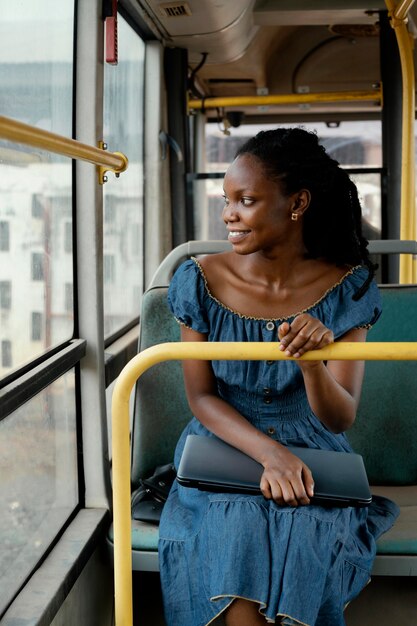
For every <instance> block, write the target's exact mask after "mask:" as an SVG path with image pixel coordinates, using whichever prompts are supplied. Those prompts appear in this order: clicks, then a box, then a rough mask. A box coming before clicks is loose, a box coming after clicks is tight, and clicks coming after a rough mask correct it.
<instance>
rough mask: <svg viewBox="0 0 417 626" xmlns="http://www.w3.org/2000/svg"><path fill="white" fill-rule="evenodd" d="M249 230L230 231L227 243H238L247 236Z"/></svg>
mask: <svg viewBox="0 0 417 626" xmlns="http://www.w3.org/2000/svg"><path fill="white" fill-rule="evenodd" d="M249 232H250V231H249V230H230V231H229V234H228V236H227V238H228V240H229V241H232V242H233V241H239V240H241V239H243V238H244V237H246V235H248V234H249Z"/></svg>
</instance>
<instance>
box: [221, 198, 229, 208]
mask: <svg viewBox="0 0 417 626" xmlns="http://www.w3.org/2000/svg"><path fill="white" fill-rule="evenodd" d="M222 198H223V202H224V204H225V206H227V205H228V204H229V198H228V197H227V196H225V195H223V196H222Z"/></svg>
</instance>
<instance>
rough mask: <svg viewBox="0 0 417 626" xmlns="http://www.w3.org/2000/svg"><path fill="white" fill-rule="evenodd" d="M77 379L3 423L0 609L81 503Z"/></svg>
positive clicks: (60, 383)
mask: <svg viewBox="0 0 417 626" xmlns="http://www.w3.org/2000/svg"><path fill="white" fill-rule="evenodd" d="M74 382H75V376H74V372H73V371H71V372H68V373H67V374H65V375H64V376H63V377H61V378H59V379H58V380H57V381H55V382H54V383H53V384H52V385H50V386H49V387H47V388H46V389H44V390H43V391H42V392H41V393H39V394H38V395H37V396H35V397H34V398H32V399H31V400H30V401H29V402H27V403H26V404H24V405H23V406H21V407H20V408H19V409H18V410H17V411H15V412H14V413H12V414H11V415H9V416H8V417H6V418H5V419H3V420H2V421H1V422H0V509H1V512H2V513H1V515H0V537H1V551H0V613H1V612H2V610H3V609H4V608H5V605H6V604H7V602H8V601H9V600H10V599H11V597H12V595H13V593H14V592H15V590H16V589H18V588H19V586H20V585H21V584H22V583H23V581H24V580H25V579H26V577H27V576H28V575H29V574H30V572H31V570H32V569H33V567H34V566H35V565H36V564H37V562H38V561H39V559H40V558H41V556H42V554H43V553H44V552H45V550H46V549H47V548H48V546H49V545H50V543H51V541H52V539H53V538H54V537H55V536H56V534H57V532H58V531H59V530H60V529H61V527H62V525H63V524H64V522H65V521H66V520H67V518H68V516H69V515H70V513H71V512H72V511H73V510H74V508H75V506H76V505H77V503H78V486H77V445H76V428H75V393H74Z"/></svg>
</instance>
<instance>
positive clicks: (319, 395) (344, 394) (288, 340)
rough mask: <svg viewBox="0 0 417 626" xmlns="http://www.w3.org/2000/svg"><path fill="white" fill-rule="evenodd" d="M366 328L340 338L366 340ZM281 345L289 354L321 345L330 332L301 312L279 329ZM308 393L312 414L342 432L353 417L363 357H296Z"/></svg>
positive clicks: (351, 421)
mask: <svg viewBox="0 0 417 626" xmlns="http://www.w3.org/2000/svg"><path fill="white" fill-rule="evenodd" d="M366 334H367V331H366V329H363V328H361V329H354V330H351V331H349V332H348V333H346V334H345V335H344V336H343V338H341V339H340V340H339V341H365V340H366ZM279 337H280V339H281V349H283V350H285V353H286V354H288V355H289V356H296V357H299V356H302V355H303V354H304V353H305V352H307V351H308V350H317V349H319V348H323V347H324V346H325V345H328V344H329V343H331V342H332V341H333V334H332V333H331V331H329V329H327V328H326V327H325V326H324V325H323V324H322V323H321V322H320V321H319V320H317V319H315V318H313V317H311V316H310V315H306V314H303V315H300V316H298V317H297V318H295V319H294V321H293V323H292V324H291V327H290V325H289V324H288V323H287V322H284V324H281V326H280V329H279ZM298 365H299V366H300V369H301V371H302V373H303V376H304V383H305V386H306V391H307V397H308V401H309V404H310V406H311V408H312V410H313V411H314V413H315V415H317V417H318V418H319V419H320V420H321V421H322V422H323V423H324V424H325V425H326V426H327V427H328V428H329V429H330V430H331V431H333V432H336V433H339V432H344V431H345V430H347V429H348V428H350V427H351V426H352V424H353V422H354V421H355V417H356V411H357V408H358V404H359V399H360V394H361V389H362V380H363V374H364V369H365V365H364V362H363V361H329V362H328V363H327V365H326V364H324V363H323V361H299V362H298Z"/></svg>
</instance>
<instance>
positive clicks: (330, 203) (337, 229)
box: [235, 128, 377, 300]
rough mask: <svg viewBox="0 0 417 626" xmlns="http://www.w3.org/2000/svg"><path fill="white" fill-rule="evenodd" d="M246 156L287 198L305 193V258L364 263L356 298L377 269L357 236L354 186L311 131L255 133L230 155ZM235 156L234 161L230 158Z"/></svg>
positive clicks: (358, 215) (358, 222)
mask: <svg viewBox="0 0 417 626" xmlns="http://www.w3.org/2000/svg"><path fill="white" fill-rule="evenodd" d="M242 154H252V155H253V156H256V157H257V158H258V159H259V160H260V161H262V164H263V167H264V170H265V174H266V176H267V177H268V178H270V179H271V180H274V181H276V182H279V183H280V184H281V186H282V189H283V192H284V193H286V194H288V195H290V194H293V193H296V192H297V191H300V190H301V189H306V190H308V191H309V192H310V195H311V200H310V205H309V207H308V209H307V211H306V212H305V213H304V214H303V240H304V245H305V247H306V249H307V255H308V257H309V258H323V259H325V260H326V261H329V262H331V263H334V264H336V265H340V266H342V265H352V266H355V265H365V266H366V267H367V268H368V277H367V279H366V281H365V282H364V284H363V285H362V286H361V287H360V288H359V290H358V291H357V292H356V293H355V294H354V296H353V298H354V300H359V299H360V298H361V297H362V296H363V294H364V293H365V292H366V290H367V289H368V287H369V285H370V283H371V281H372V278H373V276H374V275H375V270H376V268H377V266H376V265H374V264H373V263H372V262H371V260H370V258H369V252H368V249H367V246H368V241H367V240H366V239H365V238H364V237H363V235H362V210H361V205H360V202H359V198H358V191H357V188H356V185H355V184H354V183H353V181H352V180H351V179H350V178H349V175H348V174H347V173H346V172H345V171H344V170H343V169H342V168H341V167H340V166H339V163H338V162H337V161H335V160H334V159H332V158H331V157H330V156H329V155H328V154H327V152H326V151H325V149H324V147H323V146H322V145H320V144H319V142H318V138H317V135H316V134H315V133H312V132H309V131H306V130H304V129H302V128H290V129H286V128H277V129H276V130H268V131H261V132H260V133H258V134H257V135H256V136H255V137H253V138H251V139H249V140H248V141H247V142H246V143H245V144H244V145H243V146H241V147H240V148H239V150H238V151H237V153H236V157H238V156H240V155H242ZM236 157H235V158H236Z"/></svg>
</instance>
